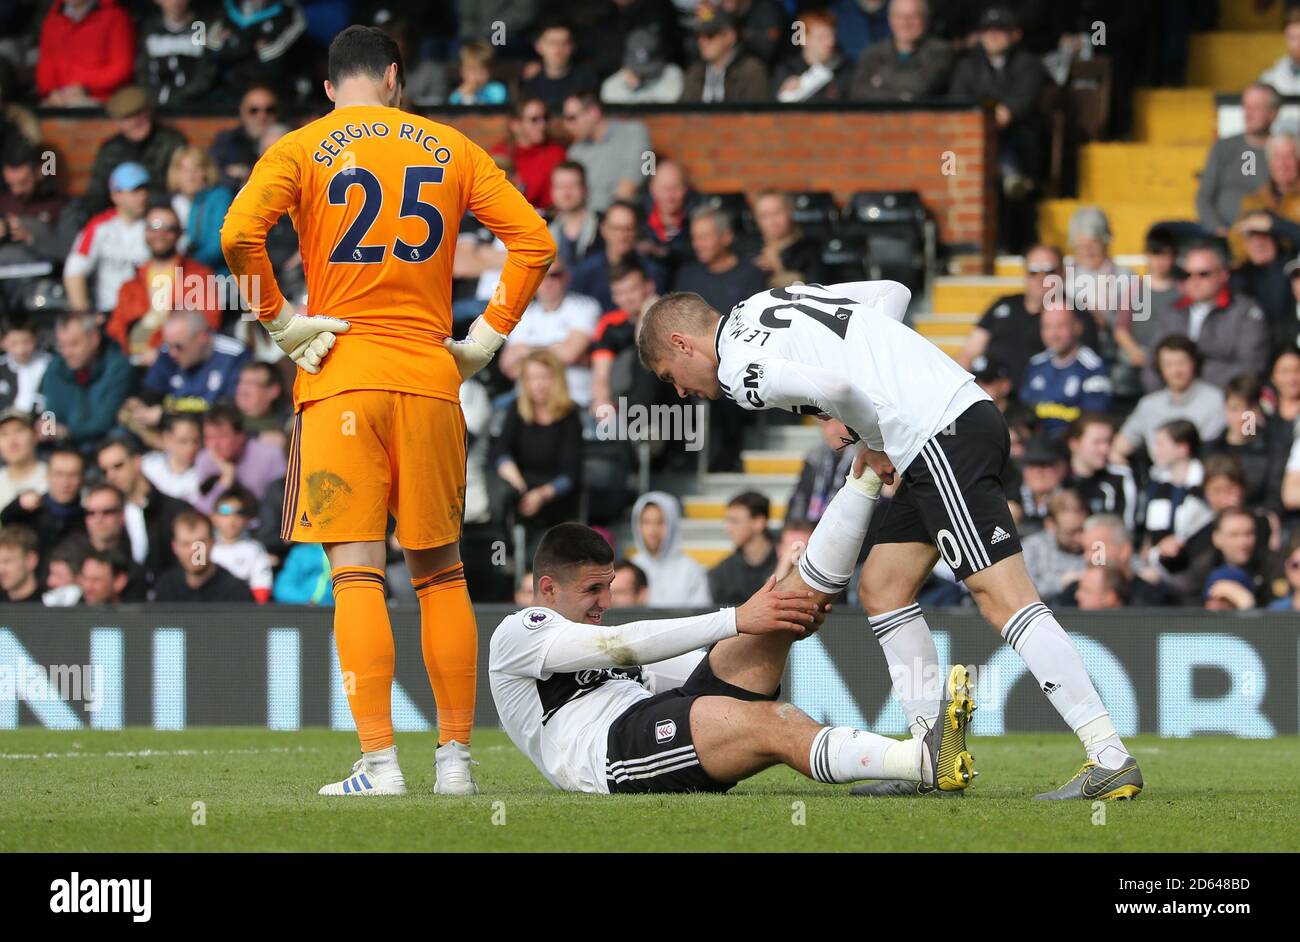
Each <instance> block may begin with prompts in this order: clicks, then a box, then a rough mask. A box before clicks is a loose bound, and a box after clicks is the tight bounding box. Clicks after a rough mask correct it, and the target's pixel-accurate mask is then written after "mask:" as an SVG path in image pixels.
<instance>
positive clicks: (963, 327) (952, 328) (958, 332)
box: [912, 314, 979, 341]
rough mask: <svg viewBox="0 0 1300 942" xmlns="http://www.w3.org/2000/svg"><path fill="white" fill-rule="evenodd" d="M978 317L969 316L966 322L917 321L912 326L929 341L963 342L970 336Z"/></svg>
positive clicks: (974, 315)
mask: <svg viewBox="0 0 1300 942" xmlns="http://www.w3.org/2000/svg"><path fill="white" fill-rule="evenodd" d="M978 320H979V316H978V315H976V314H971V315H969V317H968V319H966V320H937V319H936V320H929V319H922V320H918V321H917V322H916V323H915V324H913V325H912V326H913V327H915V328H916V332H917V333H918V334H920V335H921V336H922V337H928V338H930V339H931V340H963V341H964V340H965V339H966V337H967V336H968V335H969V334H970V330H971V328H972V327H973V326H975V323H976V321H978Z"/></svg>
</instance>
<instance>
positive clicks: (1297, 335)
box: [1272, 259, 1300, 349]
mask: <svg viewBox="0 0 1300 942" xmlns="http://www.w3.org/2000/svg"><path fill="white" fill-rule="evenodd" d="M1282 273H1283V274H1284V275H1286V279H1287V295H1288V296H1287V303H1286V306H1285V307H1284V308H1283V310H1282V312H1281V316H1280V317H1279V318H1278V319H1277V320H1276V321H1274V322H1273V325H1272V326H1273V344H1274V346H1275V347H1277V348H1281V349H1288V348H1294V347H1295V346H1296V345H1297V344H1300V259H1292V260H1291V261H1289V262H1287V263H1286V265H1284V266H1283V267H1282Z"/></svg>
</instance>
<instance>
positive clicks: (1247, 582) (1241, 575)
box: [1203, 566, 1255, 599]
mask: <svg viewBox="0 0 1300 942" xmlns="http://www.w3.org/2000/svg"><path fill="white" fill-rule="evenodd" d="M1225 579H1226V580H1227V581H1228V582H1236V583H1238V584H1240V585H1243V586H1245V587H1246V588H1247V589H1249V590H1250V591H1251V592H1254V591H1255V582H1254V580H1253V579H1251V578H1250V573H1248V572H1246V570H1244V569H1242V568H1241V567H1240V566H1220V567H1218V568H1217V569H1215V570H1214V571H1213V572H1211V573H1210V576H1209V578H1208V579H1206V580H1205V594H1204V596H1203V598H1205V599H1208V598H1209V597H1210V588H1211V587H1212V586H1213V585H1214V584H1215V583H1216V582H1220V581H1222V580H1225Z"/></svg>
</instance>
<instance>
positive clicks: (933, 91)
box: [849, 0, 953, 101]
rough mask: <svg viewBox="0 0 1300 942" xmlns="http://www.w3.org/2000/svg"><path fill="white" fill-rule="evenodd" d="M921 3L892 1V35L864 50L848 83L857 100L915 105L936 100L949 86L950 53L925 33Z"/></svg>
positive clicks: (925, 19)
mask: <svg viewBox="0 0 1300 942" xmlns="http://www.w3.org/2000/svg"><path fill="white" fill-rule="evenodd" d="M929 25H930V24H929V13H928V12H927V10H926V4H925V0H891V2H890V4H889V29H890V32H891V33H892V35H891V36H890V37H889V38H888V39H881V40H879V41H877V42H874V43H872V44H871V45H869V46H867V47H866V49H865V50H864V51H863V52H862V55H861V56H860V57H859V58H858V60H857V66H856V67H855V68H854V70H853V77H852V78H851V79H850V80H849V97H850V98H852V99H854V100H856V101H915V100H917V99H924V98H935V97H938V96H939V95H942V94H943V93H944V92H945V91H946V90H947V88H948V78H949V76H950V75H951V74H952V66H953V61H952V52H951V50H950V48H949V46H948V44H947V43H946V42H944V41H943V40H942V39H940V38H939V37H938V36H931V35H928V29H929Z"/></svg>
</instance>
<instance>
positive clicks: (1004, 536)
mask: <svg viewBox="0 0 1300 942" xmlns="http://www.w3.org/2000/svg"><path fill="white" fill-rule="evenodd" d="M1009 539H1011V534H1010V533H1008V532H1007V531H1006V530H1003V529H1002V528H1001V527H994V529H993V536H992V537H990V538H989V546H996V545H997V544H998V543H1001V542H1002V541H1003V540H1009Z"/></svg>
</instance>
